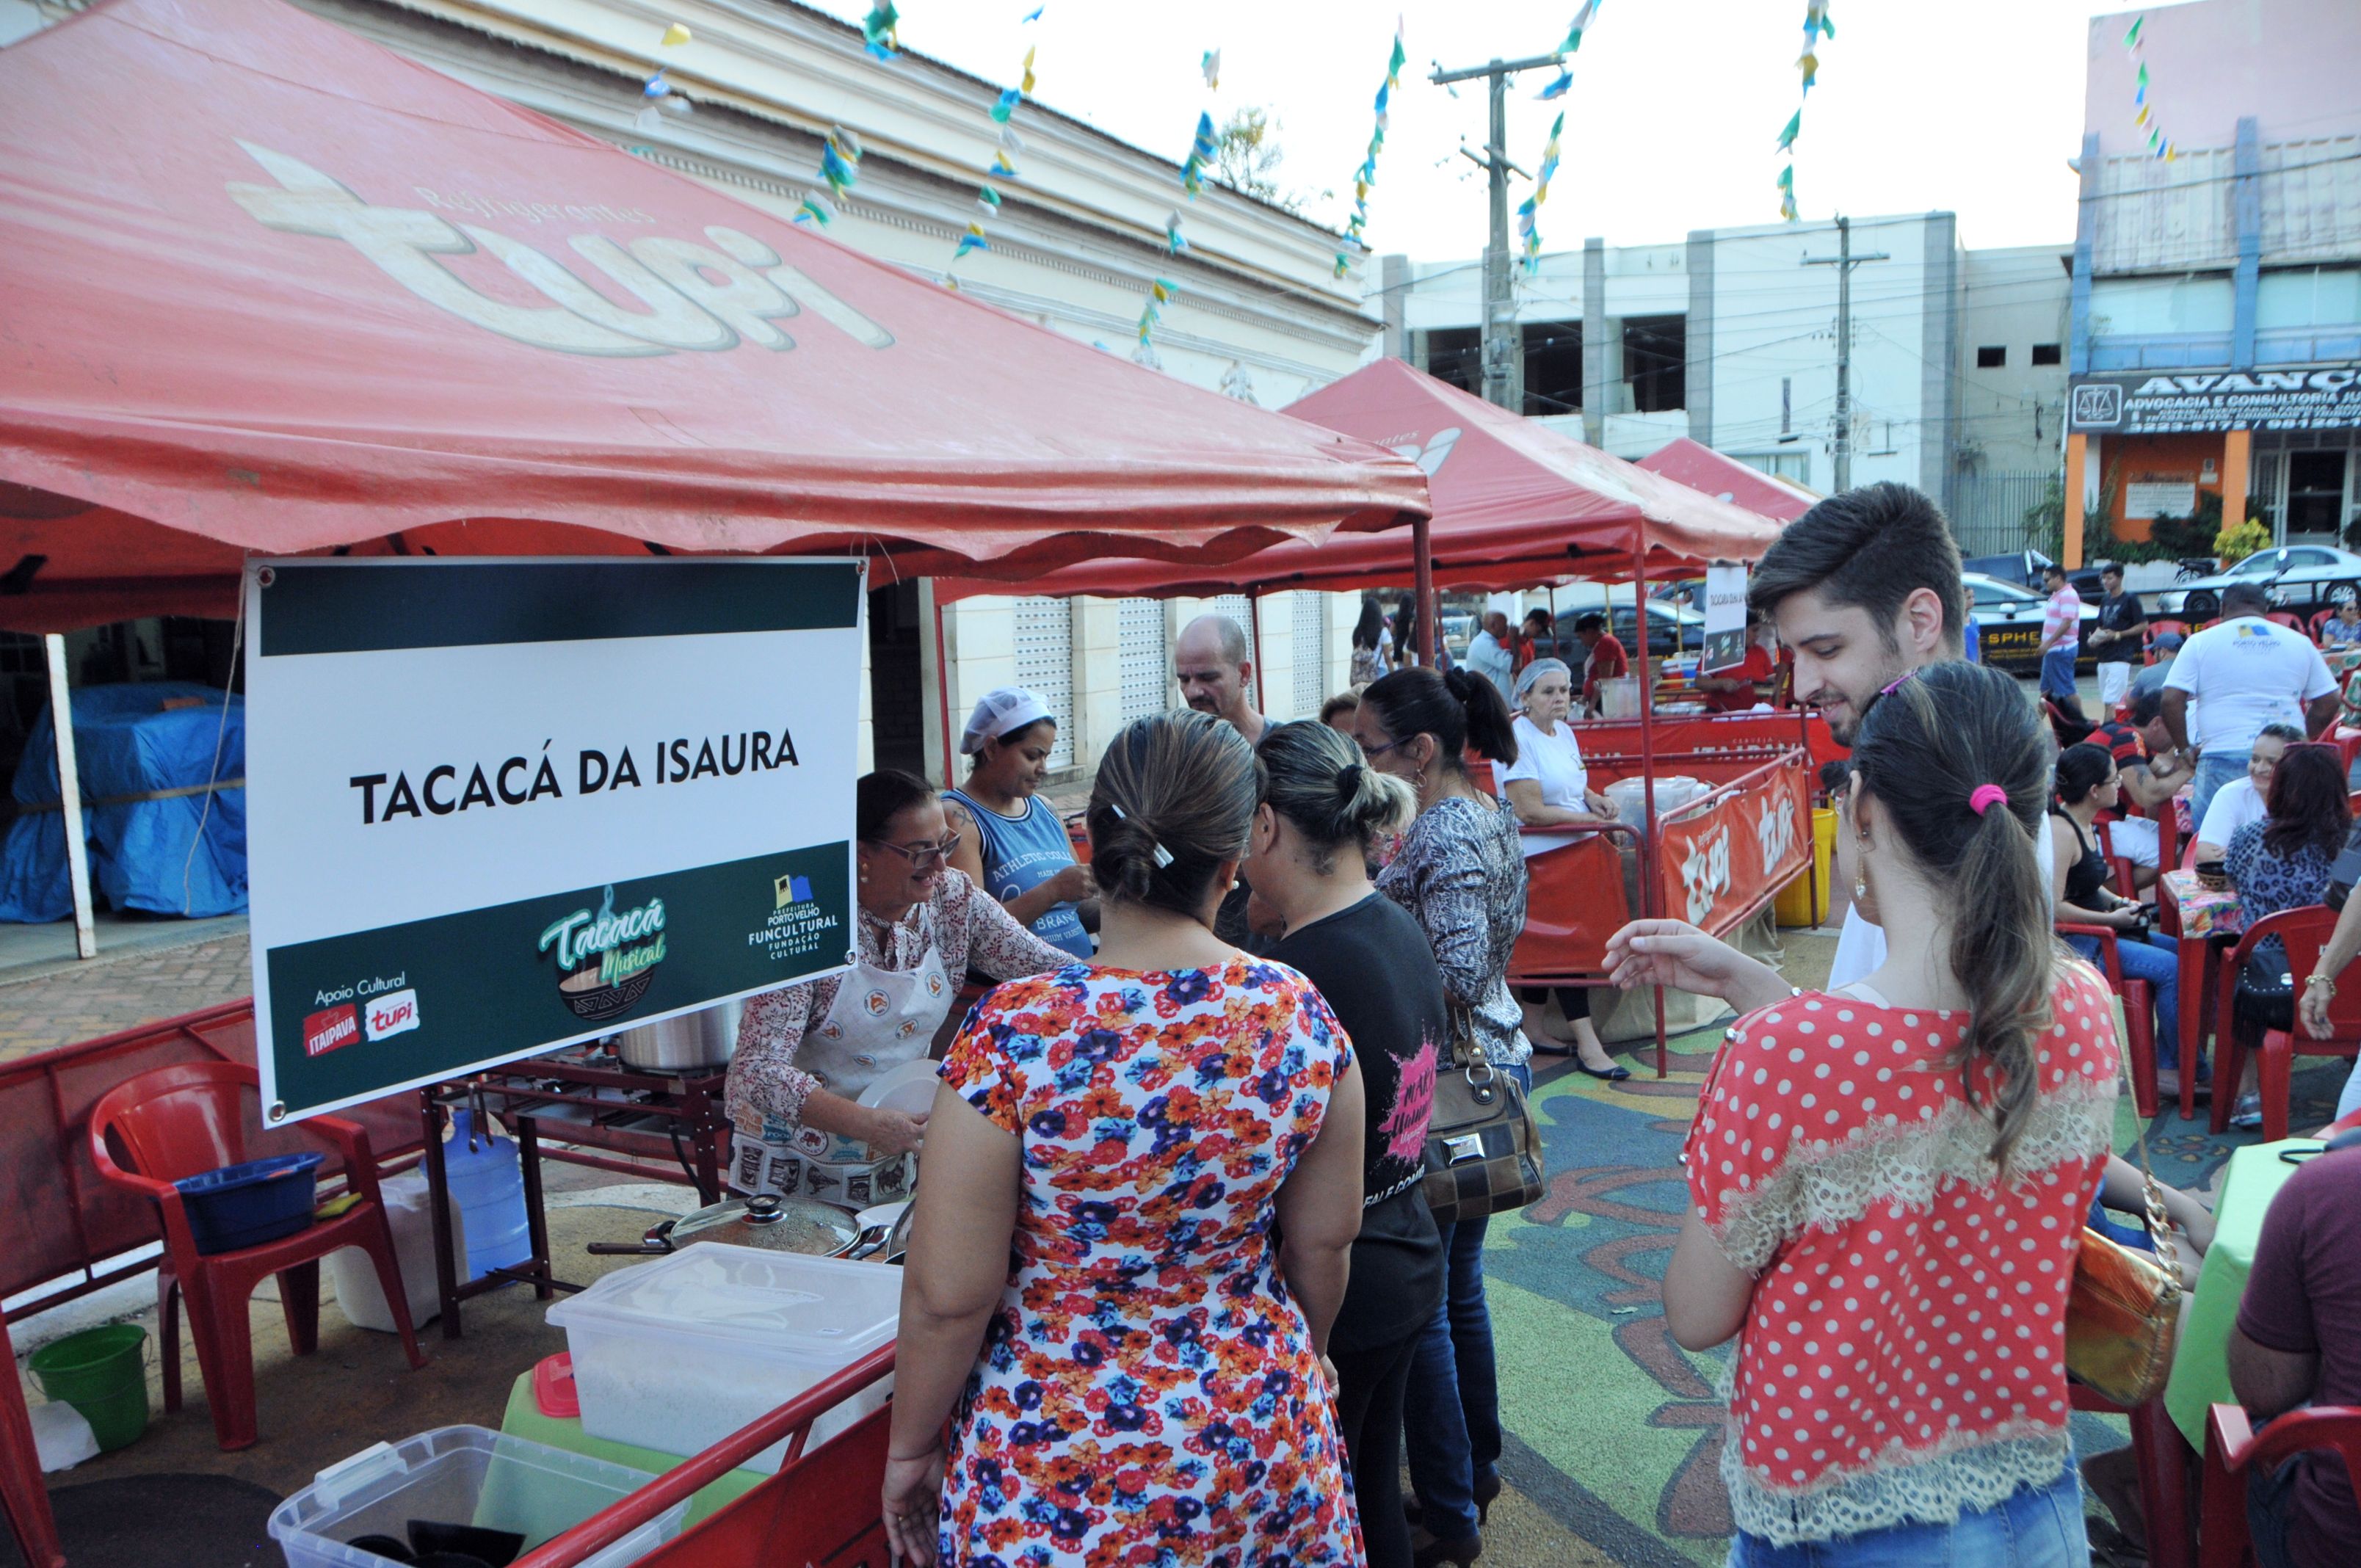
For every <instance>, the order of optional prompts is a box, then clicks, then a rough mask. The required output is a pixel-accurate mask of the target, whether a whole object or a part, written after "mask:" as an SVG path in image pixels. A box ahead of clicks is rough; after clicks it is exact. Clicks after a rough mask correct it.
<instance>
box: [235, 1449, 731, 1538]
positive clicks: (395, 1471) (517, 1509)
mask: <svg viewBox="0 0 2361 1568" xmlns="http://www.w3.org/2000/svg"><path fill="white" fill-rule="evenodd" d="M654 1479H655V1477H654V1476H653V1475H649V1474H648V1473H647V1472H646V1471H644V1470H633V1469H631V1468H629V1467H627V1466H625V1465H621V1464H608V1463H607V1462H606V1461H605V1460H602V1459H586V1458H584V1457H582V1456H581V1455H580V1454H577V1453H566V1451H564V1450H563V1449H556V1448H551V1447H549V1446H548V1445H546V1444H544V1443H538V1442H527V1441H526V1440H525V1439H523V1438H521V1437H504V1436H502V1435H501V1434H500V1433H499V1432H496V1431H486V1430H485V1429H484V1428H482V1427H438V1428H436V1429H435V1430H434V1431H427V1432H421V1433H419V1434H418V1435H417V1436H416V1437H413V1438H410V1439H407V1440H405V1441H404V1442H399V1443H383V1442H380V1443H378V1444H376V1445H375V1446H373V1447H370V1448H366V1449H363V1450H362V1451H361V1452H360V1453H356V1454H354V1455H353V1456H352V1457H351V1458H350V1459H347V1460H346V1461H345V1462H344V1463H342V1464H332V1465H330V1466H329V1467H328V1468H327V1469H325V1470H323V1471H321V1472H320V1473H319V1475H316V1476H314V1477H313V1480H312V1484H311V1485H310V1486H306V1487H304V1488H303V1489H302V1491H300V1492H298V1493H296V1494H295V1495H294V1496H293V1497H290V1498H288V1499H287V1500H286V1501H285V1502H283V1503H281V1504H280V1505H279V1507H278V1508H274V1509H272V1510H271V1514H270V1539H271V1540H273V1541H277V1542H278V1543H279V1549H280V1551H281V1552H285V1553H286V1554H287V1565H288V1568H388V1564H389V1563H390V1559H388V1558H384V1557H379V1555H378V1554H377V1553H375V1552H368V1551H360V1550H356V1549H354V1548H353V1547H350V1546H347V1545H346V1544H345V1543H346V1541H352V1540H355V1539H357V1538H358V1537H360V1536H365V1535H384V1536H390V1537H392V1538H393V1539H394V1540H396V1541H400V1540H402V1539H404V1537H405V1535H406V1534H407V1531H408V1529H409V1524H410V1521H411V1520H412V1519H434V1520H436V1521H437V1522H440V1523H443V1524H466V1525H477V1526H479V1527H481V1528H483V1529H486V1530H512V1531H515V1532H516V1533H518V1534H520V1535H522V1536H523V1537H524V1539H525V1550H526V1551H528V1552H530V1551H532V1550H533V1548H534V1547H536V1546H539V1545H540V1544H541V1543H542V1542H543V1541H547V1540H549V1539H550V1538H551V1537H552V1536H555V1535H558V1534H562V1533H563V1532H565V1531H566V1530H572V1529H573V1528H574V1527H575V1526H576V1525H577V1524H580V1523H581V1522H582V1521H583V1520H584V1519H588V1518H589V1517H590V1516H591V1515H592V1514H595V1513H598V1512H599V1511H600V1510H601V1509H604V1508H611V1507H612V1506H614V1505H615V1504H616V1503H619V1502H620V1501H622V1499H623V1498H624V1497H627V1496H629V1495H630V1494H631V1493H632V1492H635V1491H637V1490H639V1489H640V1488H641V1487H642V1486H646V1485H647V1484H648V1483H649V1482H650V1481H653V1480H654ZM687 1513H688V1500H687V1499H686V1498H683V1499H682V1500H681V1501H680V1502H678V1503H676V1504H675V1505H674V1506H673V1507H672V1508H668V1509H666V1510H665V1511H664V1513H661V1514H659V1515H657V1516H656V1517H655V1518H654V1519H650V1520H649V1521H648V1522H647V1523H646V1524H643V1525H642V1526H641V1527H640V1528H639V1529H637V1530H633V1531H632V1532H631V1534H629V1535H627V1536H625V1537H624V1538H623V1539H622V1540H620V1541H617V1542H615V1544H614V1545H612V1546H610V1547H609V1548H607V1550H606V1551H604V1552H599V1553H598V1555H597V1556H595V1557H589V1558H586V1559H584V1561H583V1565H582V1568H623V1565H624V1564H625V1563H636V1562H638V1561H639V1560H640V1559H641V1558H642V1557H644V1556H646V1555H647V1554H648V1553H649V1552H653V1551H654V1550H655V1549H656V1548H657V1547H659V1546H661V1545H663V1544H664V1542H665V1541H670V1540H671V1539H672V1538H673V1537H675V1536H676V1535H678V1534H679V1533H680V1526H681V1520H682V1519H683V1518H685V1517H686V1515H687Z"/></svg>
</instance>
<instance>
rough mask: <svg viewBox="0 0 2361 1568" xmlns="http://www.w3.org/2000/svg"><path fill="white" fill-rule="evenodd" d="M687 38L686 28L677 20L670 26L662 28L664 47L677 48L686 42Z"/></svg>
mask: <svg viewBox="0 0 2361 1568" xmlns="http://www.w3.org/2000/svg"><path fill="white" fill-rule="evenodd" d="M688 39H689V32H688V29H687V28H686V27H682V26H681V25H680V24H679V23H678V22H675V23H674V24H673V25H672V26H671V27H666V28H665V29H664V48H666V49H677V48H679V47H680V46H681V45H682V44H685V43H686V42H687V41H688Z"/></svg>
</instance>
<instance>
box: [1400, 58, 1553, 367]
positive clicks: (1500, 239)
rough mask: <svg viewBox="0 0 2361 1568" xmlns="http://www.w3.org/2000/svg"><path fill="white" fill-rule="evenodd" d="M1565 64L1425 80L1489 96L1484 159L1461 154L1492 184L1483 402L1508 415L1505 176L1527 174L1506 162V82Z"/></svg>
mask: <svg viewBox="0 0 2361 1568" xmlns="http://www.w3.org/2000/svg"><path fill="white" fill-rule="evenodd" d="M1564 59H1565V57H1564V56H1563V55H1555V54H1539V55H1535V56H1533V57H1532V59H1530V60H1494V61H1492V62H1491V63H1490V64H1489V65H1478V66H1472V67H1470V68H1469V69H1467V70H1466V71H1445V70H1444V69H1443V67H1442V65H1441V64H1440V63H1439V62H1438V63H1437V64H1436V66H1435V68H1434V74H1433V76H1431V77H1429V78H1428V79H1427V80H1429V81H1430V82H1433V83H1434V84H1435V85H1436V86H1438V87H1448V86H1449V85H1450V84H1451V83H1453V82H1471V81H1473V80H1475V79H1476V78H1477V77H1479V76H1481V77H1483V78H1485V81H1486V85H1487V87H1488V89H1489V92H1490V96H1491V101H1492V115H1491V126H1490V131H1491V137H1490V140H1489V142H1488V144H1487V145H1486V147H1485V148H1484V156H1483V157H1481V158H1478V157H1477V156H1476V155H1475V154H1474V153H1472V152H1469V151H1468V150H1467V148H1465V147H1462V148H1460V149H1459V152H1460V156H1461V157H1463V158H1465V159H1467V160H1468V161H1469V162H1470V163H1473V164H1474V165H1476V167H1477V168H1478V169H1481V170H1484V172H1485V173H1486V174H1487V175H1488V176H1489V177H1490V180H1491V195H1492V232H1491V237H1490V239H1489V241H1488V243H1487V244H1486V245H1485V247H1484V400H1485V401H1487V402H1489V403H1496V404H1498V405H1499V407H1501V408H1504V409H1510V410H1512V411H1513V410H1514V409H1515V408H1516V405H1517V397H1516V362H1517V345H1516V338H1515V333H1514V329H1515V325H1516V305H1515V302H1513V301H1512V300H1511V298H1510V287H1509V279H1510V259H1509V176H1510V174H1511V173H1515V174H1525V171H1524V170H1521V169H1519V168H1518V167H1517V166H1516V165H1515V164H1513V163H1511V162H1510V161H1509V150H1508V143H1509V78H1510V77H1512V76H1514V75H1516V74H1517V72H1519V71H1539V70H1541V69H1542V68H1543V67H1544V66H1555V65H1557V64H1559V63H1560V62H1561V61H1562V60H1564ZM1525 178H1526V179H1528V180H1530V179H1532V175H1530V174H1525Z"/></svg>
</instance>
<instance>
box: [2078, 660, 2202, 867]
mask: <svg viewBox="0 0 2361 1568" xmlns="http://www.w3.org/2000/svg"><path fill="white" fill-rule="evenodd" d="M2090 740H2091V744H2092V745H2093V746H2104V747H2105V748H2106V749H2107V750H2108V751H2110V752H2112V753H2113V754H2114V759H2115V768H2116V771H2117V772H2118V773H2120V774H2121V776H2122V781H2123V795H2124V804H2125V806H2138V807H2139V808H2140V810H2142V811H2144V812H2146V813H2147V816H2145V817H2125V818H2123V819H2122V820H2121V821H2119V822H2111V823H2109V824H2108V825H2107V842H2108V844H2109V846H2110V847H2111V848H2112V849H2113V850H2114V852H2115V853H2116V854H2118V855H2121V856H2123V857H2124V858H2125V860H2127V861H2131V863H2132V865H2133V867H2134V868H2135V870H2136V872H2137V874H2138V878H2139V885H2140V886H2142V887H2147V886H2148V885H2150V884H2151V883H2154V882H2155V881H2156V879H2157V873H2158V870H2159V869H2160V868H2159V867H2158V864H2157V861H2158V853H2159V848H2158V833H2157V817H2158V813H2160V812H2164V811H2169V810H2170V809H2171V808H2172V797H2173V796H2174V795H2178V794H2180V790H2181V788H2182V786H2184V785H2186V784H2188V783H2189V777H2190V773H2191V768H2190V765H2189V763H2188V762H2187V761H2186V760H2185V759H2183V758H2181V757H2180V756H2179V755H2177V754H2176V753H2174V751H2173V750H2172V737H2171V736H2170V735H2169V734H2168V733H2166V731H2165V728H2164V690H2163V688H2162V687H2161V686H2160V685H2159V686H2149V687H2147V688H2146V689H2144V690H2141V691H2137V692H2135V693H2134V694H2133V695H2132V702H2131V718H2130V721H2129V722H2125V721H2124V720H2122V719H2112V720H2110V721H2109V722H2107V723H2105V724H2102V725H2100V726H2099V727H2098V728H2097V729H2093V730H2092V731H2091V735H2090ZM2116 891H2117V892H2119V893H2124V894H2129V893H2130V892H2131V891H2132V890H2131V889H2129V888H2118V889H2116Z"/></svg>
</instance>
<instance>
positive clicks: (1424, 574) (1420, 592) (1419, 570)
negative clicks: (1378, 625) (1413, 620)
mask: <svg viewBox="0 0 2361 1568" xmlns="http://www.w3.org/2000/svg"><path fill="white" fill-rule="evenodd" d="M1410 548H1411V572H1412V573H1413V574H1414V577H1415V580H1414V582H1413V583H1412V585H1411V586H1412V587H1413V588H1414V589H1415V590H1416V593H1417V598H1418V646H1419V650H1420V656H1421V659H1422V662H1423V663H1425V665H1426V667H1427V668H1428V669H1430V670H1433V669H1440V668H1442V666H1443V655H1442V650H1443V640H1442V637H1441V631H1442V628H1441V627H1440V626H1438V625H1437V624H1436V622H1437V621H1438V620H1439V619H1440V617H1439V616H1438V615H1437V613H1436V612H1437V609H1438V608H1439V607H1438V606H1437V605H1436V604H1435V602H1434V539H1433V531H1432V529H1431V528H1430V526H1429V523H1428V520H1427V519H1426V518H1424V517H1415V518H1412V519H1411V524H1410Z"/></svg>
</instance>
